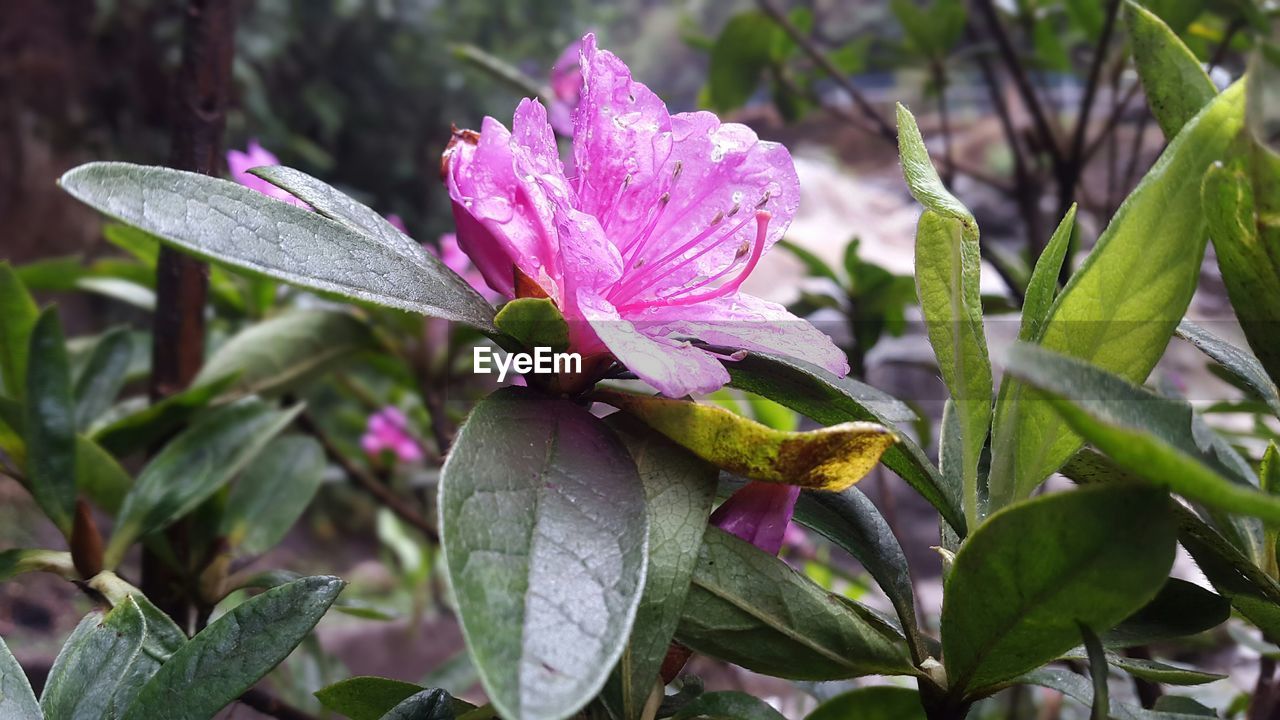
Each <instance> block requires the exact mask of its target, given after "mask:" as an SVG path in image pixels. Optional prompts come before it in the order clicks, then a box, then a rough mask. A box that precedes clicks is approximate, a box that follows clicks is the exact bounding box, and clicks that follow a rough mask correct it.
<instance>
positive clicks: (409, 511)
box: [297, 412, 440, 543]
mask: <svg viewBox="0 0 1280 720" xmlns="http://www.w3.org/2000/svg"><path fill="white" fill-rule="evenodd" d="M297 422H298V427H300V428H301V429H302V431H303V432H305V433H307V434H308V435H310V436H312V437H314V438H315V439H316V440H318V441H319V442H320V445H321V446H322V447H323V448H324V452H325V454H326V455H328V456H329V459H330V460H332V461H333V462H335V463H337V464H338V466H339V467H341V468H342V469H343V471H345V472H346V473H347V476H348V477H350V478H351V479H352V480H354V481H355V482H356V484H357V485H359V486H360V487H361V488H363V489H364V490H365V491H366V492H368V493H369V494H370V495H372V496H373V497H374V498H375V499H377V500H378V502H380V503H382V504H383V505H384V506H386V508H387V509H388V510H390V511H391V512H393V513H395V514H396V517H399V518H400V519H401V520H403V521H404V522H406V523H408V524H410V525H412V526H414V527H415V528H417V529H418V530H420V531H421V532H422V534H423V535H426V536H427V539H428V540H430V541H431V542H434V543H439V542H440V534H439V532H437V531H436V528H435V527H434V526H433V525H432V524H431V523H429V522H427V520H426V518H424V517H423V516H422V514H421V513H419V512H418V510H417V509H416V508H414V507H413V506H412V505H410V504H409V503H408V502H406V501H405V499H404V498H402V497H400V496H399V495H397V494H395V493H394V492H392V490H391V488H389V487H387V485H386V483H384V482H381V481H380V480H378V479H377V478H375V477H374V476H373V475H371V474H369V472H367V471H366V470H365V469H364V468H362V467H360V466H359V465H357V464H356V463H355V462H354V461H352V460H351V458H349V457H347V456H346V454H345V453H343V452H342V450H341V449H339V448H338V446H337V444H336V443H335V442H334V441H333V438H331V437H329V435H328V433H326V432H325V431H324V429H322V428H321V427H320V425H319V424H317V423H316V421H315V420H314V419H313V418H312V417H311V415H310V414H308V413H306V412H303V413H302V414H301V415H299V416H298V421H297Z"/></svg>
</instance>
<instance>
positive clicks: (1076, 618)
mask: <svg viewBox="0 0 1280 720" xmlns="http://www.w3.org/2000/svg"><path fill="white" fill-rule="evenodd" d="M1170 506H1171V501H1170V500H1169V498H1168V496H1167V495H1166V494H1165V492H1164V491H1163V490H1159V489H1157V488H1152V487H1145V486H1141V485H1096V486H1088V487H1083V488H1080V489H1079V490H1075V491H1072V492H1064V493H1055V494H1051V495H1046V496H1043V497H1039V498H1036V499H1034V500H1029V501H1025V502H1022V503H1019V504H1017V505H1014V506H1011V507H1009V508H1007V509H1005V510H1003V511H1000V512H998V513H996V514H994V515H992V516H991V517H990V518H989V519H988V520H987V521H986V522H985V523H984V524H983V525H982V527H980V528H979V529H978V530H977V531H975V532H974V533H973V534H972V535H970V536H969V538H968V539H967V540H966V541H965V543H964V545H963V546H962V547H961V548H960V552H959V553H957V554H956V559H955V564H954V565H953V567H952V571H951V575H950V577H948V579H947V582H946V595H945V597H946V600H945V602H944V603H943V608H942V645H943V657H944V658H945V661H946V667H947V677H948V679H949V680H950V682H951V683H952V685H953V687H955V688H957V689H973V688H980V687H983V686H990V685H995V684H997V683H1000V682H1002V681H1005V680H1008V679H1010V678H1013V677H1016V676H1018V675H1019V674H1021V673H1024V672H1027V671H1028V670H1031V669H1033V668H1035V667H1037V666H1039V665H1041V664H1043V663H1045V662H1048V661H1049V660H1052V659H1053V658H1054V657H1057V656H1058V655H1060V654H1062V653H1063V652H1066V651H1067V650H1069V649H1070V648H1071V647H1073V646H1074V645H1075V644H1076V643H1077V642H1078V640H1079V637H1080V628H1079V626H1080V625H1084V626H1085V627H1088V628H1089V629H1091V630H1093V631H1095V632H1104V631H1106V630H1109V629H1110V628H1111V627H1112V626H1114V625H1115V624H1117V623H1118V622H1120V621H1121V620H1123V619H1124V618H1125V617H1127V616H1129V615H1131V614H1132V613H1133V612H1134V611H1136V610H1137V609H1138V608H1141V607H1142V606H1143V605H1145V604H1146V603H1147V602H1148V601H1149V600H1151V598H1153V597H1154V596H1155V595H1156V593H1157V592H1158V591H1159V589H1160V587H1161V585H1163V583H1164V579H1165V578H1166V577H1167V576H1168V572H1169V568H1170V567H1171V566H1172V565H1173V555H1174V547H1175V544H1176V543H1175V526H1174V522H1173V516H1172V514H1171V512H1170ZM993 598H1000V599H1001V602H993Z"/></svg>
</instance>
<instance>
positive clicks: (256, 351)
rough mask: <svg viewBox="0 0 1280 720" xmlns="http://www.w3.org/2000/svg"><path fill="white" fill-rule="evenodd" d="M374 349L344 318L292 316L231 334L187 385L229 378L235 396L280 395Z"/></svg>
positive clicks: (367, 333)
mask: <svg viewBox="0 0 1280 720" xmlns="http://www.w3.org/2000/svg"><path fill="white" fill-rule="evenodd" d="M374 347H376V342H375V340H374V337H373V332H372V331H371V330H370V329H369V326H368V325H367V324H366V323H364V322H363V321H361V320H359V319H357V318H356V317H354V316H352V315H351V314H350V313H346V312H341V311H335V310H294V311H292V312H287V313H283V314H281V315H277V316H275V317H273V318H270V319H268V320H264V321H263V322H260V323H255V324H253V325H250V326H249V327H247V328H245V329H244V330H242V331H241V332H239V333H237V334H236V335H235V336H234V337H232V338H231V339H230V340H228V341H227V342H226V343H225V344H223V345H222V346H221V347H219V348H218V349H217V351H216V352H214V353H213V356H212V357H210V358H209V360H208V361H207V362H206V363H205V364H204V367H202V368H200V374H199V375H197V376H196V379H195V381H194V383H193V384H195V385H201V384H205V383H211V382H215V381H216V380H217V379H218V378H223V377H227V376H228V375H234V376H235V377H236V380H235V382H234V383H233V384H232V385H231V389H232V390H234V391H236V392H237V393H240V394H244V395H253V394H268V393H274V392H280V391H283V390H287V389H289V388H291V387H297V386H298V385H299V383H301V382H304V381H306V380H307V379H309V378H314V377H315V376H317V375H319V374H321V373H323V372H325V371H326V370H328V369H330V368H332V367H334V366H335V365H337V364H339V363H341V362H342V361H343V360H346V359H347V358H349V357H350V356H352V355H354V354H356V353H358V352H360V351H362V350H369V349H372V348H374Z"/></svg>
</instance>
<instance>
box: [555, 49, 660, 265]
mask: <svg viewBox="0 0 1280 720" xmlns="http://www.w3.org/2000/svg"><path fill="white" fill-rule="evenodd" d="M582 76H583V87H582V99H581V100H580V102H579V104H578V112H577V114H576V115H575V116H574V135H573V156H574V163H575V165H576V167H577V169H578V177H577V182H576V187H577V191H578V205H577V207H578V209H580V210H582V211H583V212H586V213H588V214H590V215H594V216H595V217H596V218H598V219H599V221H600V225H601V227H603V228H604V229H605V230H606V231H607V232H608V233H609V237H610V238H611V239H613V241H614V244H616V245H618V246H619V247H621V246H622V243H621V242H620V239H621V238H630V237H633V236H635V235H637V234H638V233H639V232H640V230H641V229H642V228H643V227H644V226H645V225H646V223H647V222H648V219H649V218H650V217H651V216H652V213H653V212H654V211H655V210H656V209H657V207H658V204H659V203H660V202H661V201H660V198H661V196H662V194H663V192H665V190H666V188H665V187H664V186H663V185H662V183H661V182H659V180H661V179H662V178H661V175H662V174H663V173H664V172H667V171H666V170H664V169H663V166H664V164H665V163H666V162H667V158H668V156H669V155H670V154H671V118H670V116H669V114H668V113H667V106H666V105H665V104H664V103H663V102H662V100H661V99H660V98H659V97H658V96H657V95H655V94H654V93H653V91H651V90H650V89H649V88H648V87H646V86H645V85H643V84H642V83H638V82H635V81H634V80H632V79H631V70H630V69H628V68H627V66H626V64H625V63H623V62H622V61H621V60H619V59H618V58H617V57H616V56H614V54H613V53H610V52H608V51H605V50H597V49H596V39H595V36H594V35H591V34H588V35H586V36H585V37H583V38H582Z"/></svg>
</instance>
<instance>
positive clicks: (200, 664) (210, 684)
mask: <svg viewBox="0 0 1280 720" xmlns="http://www.w3.org/2000/svg"><path fill="white" fill-rule="evenodd" d="M342 586H343V583H342V581H341V580H339V579H337V578H334V577H323V576H321V577H308V578H303V579H301V580H297V581H294V582H291V583H289V584H287V585H281V586H280V587H278V588H274V589H272V590H268V591H267V592H265V593H262V594H261V595H258V596H257V597H254V598H252V599H250V600H247V601H245V602H244V603H241V604H240V605H237V606H236V607H235V608H234V609H232V610H231V611H229V612H227V614H225V615H223V616H222V617H220V618H218V619H217V620H215V621H214V622H213V624H211V625H209V627H207V628H205V629H204V630H202V631H201V632H200V634H198V635H196V636H195V637H194V638H192V639H191V641H190V642H188V643H187V644H186V645H184V646H182V648H181V649H180V650H178V651H177V652H176V653H174V654H173V657H171V658H169V660H168V662H166V663H165V664H164V665H163V666H162V667H161V668H160V670H159V672H157V673H156V674H155V676H154V677H153V678H151V681H150V682H148V683H147V684H146V685H145V686H144V687H143V688H142V691H141V692H139V693H138V697H137V698H136V699H135V700H134V702H133V704H132V705H131V706H130V707H129V710H128V712H126V713H125V715H124V720H151V718H158V717H163V718H170V719H172V720H205V719H206V718H211V717H213V716H214V714H215V713H217V712H218V711H219V710H221V709H222V708H223V707H226V706H227V705H228V704H229V703H231V702H232V701H234V700H235V699H236V698H238V697H240V695H242V694H243V693H244V691H246V690H248V689H249V688H251V687H253V685H254V684H256V683H257V682H258V681H259V680H261V679H262V678H263V676H265V675H266V674H267V673H268V672H270V671H271V669H272V668H274V667H275V666H276V665H279V664H280V662H281V661H282V660H284V659H285V658H286V657H287V656H288V655H289V653H290V652H292V651H293V649H294V648H295V647H297V646H298V643H300V642H302V640H303V639H304V638H305V637H306V636H307V633H309V632H311V628H313V627H315V625H316V623H317V622H319V621H320V618H321V617H322V616H323V615H324V613H325V611H326V610H328V609H329V606H330V605H332V604H333V601H334V599H335V598H337V597H338V593H339V592H341V591H342ZM193 678H199V682H192V679H193Z"/></svg>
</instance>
